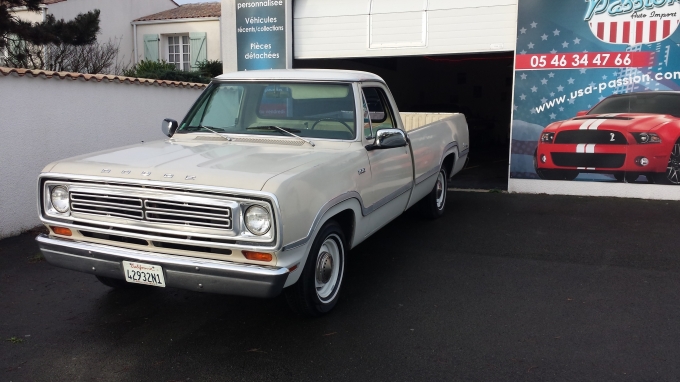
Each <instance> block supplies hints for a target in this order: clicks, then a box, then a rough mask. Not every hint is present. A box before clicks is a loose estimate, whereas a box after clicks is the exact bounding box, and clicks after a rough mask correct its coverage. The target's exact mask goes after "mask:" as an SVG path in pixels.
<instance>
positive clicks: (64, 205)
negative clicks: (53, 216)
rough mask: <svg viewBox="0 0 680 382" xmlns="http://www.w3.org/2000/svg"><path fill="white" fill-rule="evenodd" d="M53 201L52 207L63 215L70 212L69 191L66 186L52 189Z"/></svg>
mask: <svg viewBox="0 0 680 382" xmlns="http://www.w3.org/2000/svg"><path fill="white" fill-rule="evenodd" d="M50 196H51V200H52V207H54V209H55V210H57V211H59V212H61V213H62V214H63V213H64V212H66V211H68V207H69V206H68V205H69V199H68V190H67V189H66V187H64V186H57V187H54V188H53V189H52V193H51V194H50Z"/></svg>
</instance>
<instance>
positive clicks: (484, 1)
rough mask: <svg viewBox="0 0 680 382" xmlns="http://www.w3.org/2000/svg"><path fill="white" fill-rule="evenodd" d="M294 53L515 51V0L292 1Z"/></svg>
mask: <svg viewBox="0 0 680 382" xmlns="http://www.w3.org/2000/svg"><path fill="white" fill-rule="evenodd" d="M294 6H295V8H294V16H293V17H294V27H295V38H294V42H293V45H294V51H295V58H298V59H304V58H341V57H380V56H408V55H431V54H455V53H477V52H496V51H513V50H514V49H515V40H516V36H515V35H516V32H517V29H516V28H517V0H428V1H426V0H345V1H342V2H333V3H329V4H324V6H323V7H320V6H319V3H318V0H296V2H295V4H294Z"/></svg>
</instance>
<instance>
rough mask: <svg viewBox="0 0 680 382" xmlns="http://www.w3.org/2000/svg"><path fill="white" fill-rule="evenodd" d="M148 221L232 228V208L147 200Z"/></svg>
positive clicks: (145, 203)
mask: <svg viewBox="0 0 680 382" xmlns="http://www.w3.org/2000/svg"><path fill="white" fill-rule="evenodd" d="M144 206H145V207H146V219H147V220H148V221H153V222H160V223H171V224H182V225H194V226H198V227H214V228H227V229H230V228H231V208H229V207H215V206H210V205H206V204H199V203H177V202H167V201H164V200H153V199H151V200H146V201H145V202H144Z"/></svg>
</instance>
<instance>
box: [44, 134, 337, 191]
mask: <svg viewBox="0 0 680 382" xmlns="http://www.w3.org/2000/svg"><path fill="white" fill-rule="evenodd" d="M342 153H343V151H342V150H338V149H336V148H333V149H328V148H326V149H324V148H322V147H319V145H317V147H311V146H307V145H305V146H287V145H278V144H261V143H258V144H247V143H230V142H209V143H208V142H177V141H173V140H166V141H155V142H149V143H141V144H137V145H133V146H127V147H122V148H118V149H113V150H107V151H101V152H97V153H93V154H87V155H82V156H78V157H74V158H70V159H66V160H63V161H59V162H56V163H54V164H53V165H51V166H48V167H46V169H45V171H49V172H53V173H61V174H72V175H85V176H99V177H107V178H119V179H130V180H141V181H146V180H153V181H165V182H172V183H188V184H200V185H209V186H217V187H225V188H236V189H244V190H261V189H262V187H263V186H264V184H265V183H266V182H267V180H268V179H270V178H272V177H274V176H276V175H278V174H281V173H283V172H285V171H288V170H291V169H293V168H295V167H298V166H301V165H304V164H305V163H309V162H317V163H323V162H325V161H328V160H332V159H334V158H336V157H339V156H340V155H342ZM50 167H51V168H50Z"/></svg>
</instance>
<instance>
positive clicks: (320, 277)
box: [314, 235, 343, 302]
mask: <svg viewBox="0 0 680 382" xmlns="http://www.w3.org/2000/svg"><path fill="white" fill-rule="evenodd" d="M342 256H343V248H342V244H341V241H340V238H339V237H337V235H330V236H328V237H327V238H326V240H324V242H323V244H322V245H321V248H319V252H318V253H317V255H316V267H315V269H314V287H315V288H316V295H317V296H318V297H319V300H321V302H327V301H331V300H332V299H333V298H334V297H335V295H336V293H337V291H338V289H339V286H340V282H341V281H342V275H341V272H342V268H343V257H342Z"/></svg>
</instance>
